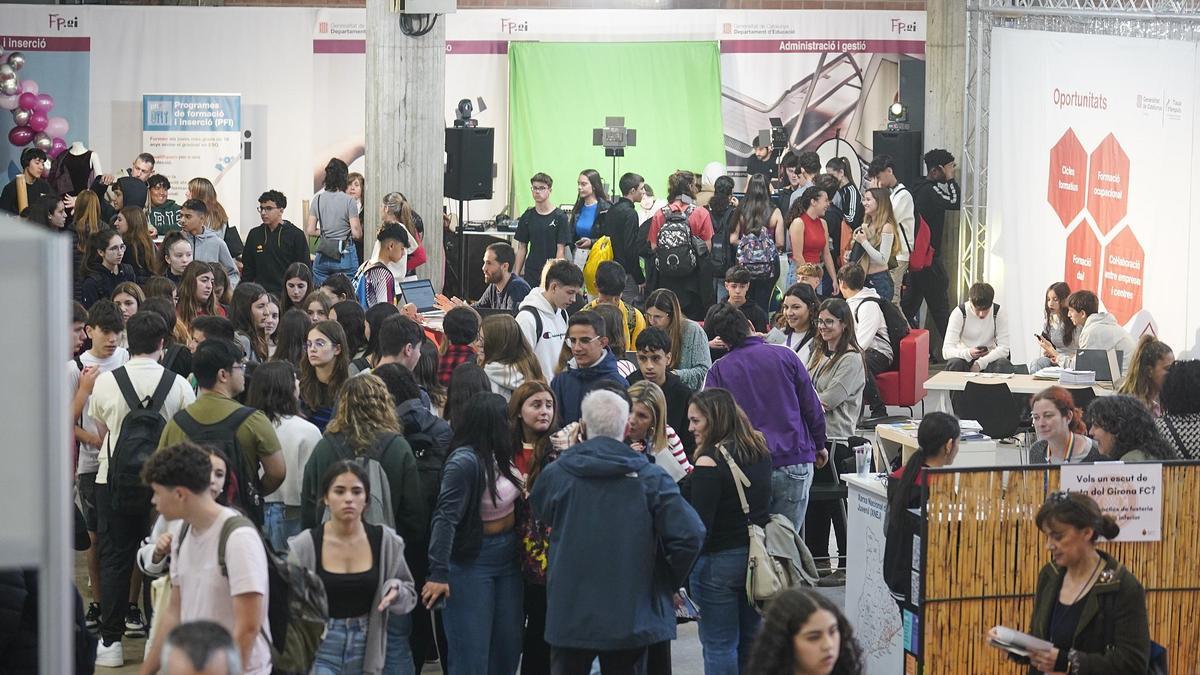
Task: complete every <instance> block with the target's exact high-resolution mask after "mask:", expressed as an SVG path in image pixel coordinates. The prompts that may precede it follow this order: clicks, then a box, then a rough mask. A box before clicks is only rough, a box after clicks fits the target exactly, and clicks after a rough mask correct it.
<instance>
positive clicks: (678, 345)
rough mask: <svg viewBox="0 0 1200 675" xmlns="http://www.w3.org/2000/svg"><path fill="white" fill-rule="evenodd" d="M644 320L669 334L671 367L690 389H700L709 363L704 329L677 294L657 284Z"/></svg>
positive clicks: (710, 360)
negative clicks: (692, 318)
mask: <svg viewBox="0 0 1200 675" xmlns="http://www.w3.org/2000/svg"><path fill="white" fill-rule="evenodd" d="M646 321H647V323H649V324H650V325H651V326H653V327H655V328H657V329H659V330H661V331H663V332H664V333H666V334H667V335H669V336H670V337H671V371H672V372H674V373H675V374H676V375H678V376H679V379H681V380H683V383H684V384H686V385H687V386H688V388H689V389H691V390H692V391H699V390H700V389H701V387H703V386H704V378H705V377H706V376H707V375H708V369H709V368H710V367H712V355H711V354H710V353H709V351H708V336H707V335H705V334H704V329H703V328H701V327H700V324H698V323H696V322H695V321H692V320H691V319H689V318H688V317H687V316H686V315H685V314H684V313H683V310H682V309H681V308H680V306H679V298H678V297H677V296H676V295H675V293H674V292H673V291H671V290H670V289H666V288H660V289H658V290H656V291H654V292H652V293H651V294H650V296H649V297H647V298H646Z"/></svg>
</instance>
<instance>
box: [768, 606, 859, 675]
mask: <svg viewBox="0 0 1200 675" xmlns="http://www.w3.org/2000/svg"><path fill="white" fill-rule="evenodd" d="M748 672H751V673H754V675H865V674H866V672H867V667H866V663H865V659H864V658H863V653H862V647H860V646H859V645H858V641H857V640H855V639H854V627H853V626H851V625H850V621H849V620H847V619H846V616H845V615H844V614H842V611H841V610H840V609H838V606H837V605H835V604H833V603H832V602H830V601H829V599H828V598H826V597H825V596H823V595H821V594H820V593H818V592H817V591H815V590H810V589H807V588H790V589H788V590H786V591H783V592H782V593H780V594H779V595H777V596H776V597H775V599H774V600H772V601H771V605H770V606H769V607H768V608H767V613H766V615H765V616H763V623H762V632H761V633H760V634H759V636H758V640H756V641H755V643H754V651H753V652H752V653H751V656H750V668H749V669H748Z"/></svg>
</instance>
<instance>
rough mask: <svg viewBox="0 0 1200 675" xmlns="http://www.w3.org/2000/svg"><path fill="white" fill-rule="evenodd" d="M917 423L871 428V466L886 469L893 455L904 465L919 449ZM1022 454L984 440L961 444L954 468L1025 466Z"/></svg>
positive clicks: (1009, 447) (1011, 446) (1014, 446)
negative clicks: (872, 436)
mask: <svg viewBox="0 0 1200 675" xmlns="http://www.w3.org/2000/svg"><path fill="white" fill-rule="evenodd" d="M918 424H919V420H912V421H908V422H898V423H896V424H880V425H879V426H877V427H875V465H876V466H889V465H888V464H887V463H886V462H888V461H890V460H891V459H892V458H893V457H895V456H896V455H897V454H899V455H900V458H901V459H900V461H901V463H904V462H907V461H908V458H909V457H911V456H912V455H913V454H914V453H915V452H916V451H917V448H918V447H919V446H918V444H917V425H918ZM1026 463H1027V462H1026V458H1025V452H1024V451H1023V449H1022V448H1021V446H1019V445H1001V444H998V443H996V441H995V440H993V439H991V438H987V437H986V436H985V437H984V438H982V439H977V440H965V441H962V442H961V443H959V446H958V457H956V458H955V460H954V466H1006V465H1016V464H1026Z"/></svg>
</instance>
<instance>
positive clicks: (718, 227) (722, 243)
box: [689, 206, 737, 279]
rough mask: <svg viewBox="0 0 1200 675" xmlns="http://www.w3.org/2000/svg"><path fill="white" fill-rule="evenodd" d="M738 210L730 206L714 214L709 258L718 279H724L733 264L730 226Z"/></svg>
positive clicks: (710, 210)
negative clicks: (718, 213)
mask: <svg viewBox="0 0 1200 675" xmlns="http://www.w3.org/2000/svg"><path fill="white" fill-rule="evenodd" d="M708 212H709V213H710V214H712V209H709V211H708ZM736 212H737V209H736V208H734V207H733V206H729V207H727V208H726V209H725V210H724V211H722V212H721V214H720V215H717V214H713V215H712V223H713V237H712V252H711V253H710V254H709V258H708V260H709V265H710V266H711V267H712V273H713V276H714V277H716V278H718V279H724V278H725V272H726V271H727V270H728V269H729V268H730V267H731V266H732V265H733V258H734V256H733V255H730V253H731V249H732V247H731V246H730V245H729V228H730V225H731V224H732V223H733V214H734V213H736ZM689 231H690V230H689Z"/></svg>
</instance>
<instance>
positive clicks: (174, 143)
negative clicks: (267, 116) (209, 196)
mask: <svg viewBox="0 0 1200 675" xmlns="http://www.w3.org/2000/svg"><path fill="white" fill-rule="evenodd" d="M142 150H143V151H145V152H148V153H150V154H152V155H154V159H155V163H154V171H155V173H160V174H162V175H164V176H166V177H167V180H169V181H171V191H170V197H171V198H172V199H174V200H175V202H176V203H178V204H182V203H183V202H184V200H186V199H187V184H188V181H189V180H191V179H193V178H207V179H209V180H210V181H212V184H213V186H214V187H215V188H216V189H217V194H218V195H219V196H220V200H221V205H222V206H224V207H225V212H226V214H227V215H228V216H229V222H231V223H235V224H236V223H240V222H242V220H241V193H242V97H241V96H239V95H237V94H146V95H144V96H142ZM213 224H214V225H220V223H213Z"/></svg>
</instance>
